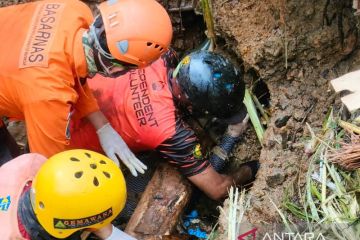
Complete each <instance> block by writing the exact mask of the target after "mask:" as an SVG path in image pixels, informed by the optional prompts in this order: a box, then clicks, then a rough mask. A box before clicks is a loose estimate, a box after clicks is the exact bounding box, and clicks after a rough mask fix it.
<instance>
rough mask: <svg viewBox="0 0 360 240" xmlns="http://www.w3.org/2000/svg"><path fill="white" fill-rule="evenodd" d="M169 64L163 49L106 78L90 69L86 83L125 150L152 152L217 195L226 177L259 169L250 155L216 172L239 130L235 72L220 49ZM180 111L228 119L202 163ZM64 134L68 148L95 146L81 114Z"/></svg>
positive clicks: (241, 119) (240, 92)
mask: <svg viewBox="0 0 360 240" xmlns="http://www.w3.org/2000/svg"><path fill="white" fill-rule="evenodd" d="M175 67H176V60H175V57H174V53H172V52H167V53H166V54H165V55H163V56H162V57H161V59H159V60H157V61H156V62H154V63H153V64H152V65H150V66H149V67H147V68H144V69H131V70H129V71H128V72H127V73H126V74H125V75H122V76H120V77H118V78H114V79H109V78H107V79H105V78H104V77H102V76H100V75H97V76H96V77H94V78H93V79H90V80H89V85H90V88H91V89H92V90H93V92H94V95H95V97H96V98H97V100H98V102H99V104H100V108H101V109H102V111H103V112H104V114H105V115H106V116H107V118H108V119H109V121H110V122H111V124H112V125H113V126H114V128H115V129H116V131H117V132H119V133H120V135H122V136H123V137H124V140H125V142H126V143H127V144H128V146H129V147H130V149H131V150H133V151H134V152H140V151H148V150H155V151H157V152H158V153H159V154H160V155H161V156H162V157H164V158H165V159H168V160H169V162H170V163H171V164H173V165H174V166H175V167H177V168H178V170H179V171H180V173H182V174H183V175H184V176H186V177H187V178H188V179H189V180H190V181H191V182H192V183H193V184H195V185H196V186H197V187H198V188H199V189H201V190H202V191H203V192H204V193H206V194H207V195H208V196H209V197H210V198H212V199H222V198H223V197H225V196H226V195H227V191H228V189H229V187H230V186H231V185H233V184H234V182H235V183H236V184H237V185H244V184H247V183H249V182H251V181H252V180H254V177H255V174H256V172H257V170H258V167H259V165H258V161H251V162H249V163H247V164H245V165H243V166H242V167H241V168H240V169H239V170H238V171H237V173H236V174H233V175H232V176H228V175H224V174H220V173H219V172H220V171H221V170H222V168H223V166H224V164H225V159H226V158H227V155H228V154H229V153H230V151H231V150H232V148H233V146H234V144H235V143H236V141H237V140H238V139H239V136H240V135H241V133H243V132H244V130H245V129H246V124H247V117H245V116H246V114H247V113H246V110H245V108H244V107H243V103H242V101H243V98H244V93H245V85H244V82H243V78H242V73H241V72H240V70H238V69H237V68H236V67H235V66H234V65H233V64H232V63H231V62H230V61H229V60H227V59H226V58H224V57H223V56H221V55H220V54H216V53H211V52H208V51H202V50H200V51H195V52H193V53H191V54H190V55H188V56H186V57H185V58H184V59H183V60H182V61H181V62H180V64H179V65H178V67H177V68H176V69H175V70H174V68H175ZM184 114H190V115H191V116H193V117H196V118H207V119H213V118H217V119H221V120H223V121H226V122H227V123H230V125H229V126H228V129H227V132H226V134H225V136H224V137H223V140H222V142H221V144H220V145H219V147H220V151H219V152H221V154H214V155H213V156H211V157H210V161H209V160H208V157H207V156H205V155H203V153H202V149H201V146H200V143H199V141H198V139H197V137H196V136H195V133H194V131H193V130H192V129H191V128H190V127H189V126H188V125H187V124H186V122H185V121H184V120H183V116H184ZM71 132H72V136H73V138H72V141H71V145H72V147H74V148H83V147H86V148H89V149H93V150H95V151H101V147H100V143H99V141H98V140H97V138H96V133H95V130H94V129H93V127H92V126H91V124H90V123H89V122H88V121H87V120H85V119H84V120H82V121H78V122H76V123H75V124H74V125H73V129H72V131H71ZM210 162H211V163H210ZM137 178H139V177H137ZM137 178H135V179H134V181H136V179H137ZM127 181H128V179H127ZM129 181H130V180H129ZM138 181H139V180H138Z"/></svg>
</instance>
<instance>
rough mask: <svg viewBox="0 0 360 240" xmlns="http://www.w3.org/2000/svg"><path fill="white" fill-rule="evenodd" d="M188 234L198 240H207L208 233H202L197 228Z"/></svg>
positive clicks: (190, 230)
mask: <svg viewBox="0 0 360 240" xmlns="http://www.w3.org/2000/svg"><path fill="white" fill-rule="evenodd" d="M188 234H189V235H191V236H195V237H197V238H202V239H206V238H207V234H206V232H204V231H201V230H200V228H199V227H197V228H196V229H189V230H188Z"/></svg>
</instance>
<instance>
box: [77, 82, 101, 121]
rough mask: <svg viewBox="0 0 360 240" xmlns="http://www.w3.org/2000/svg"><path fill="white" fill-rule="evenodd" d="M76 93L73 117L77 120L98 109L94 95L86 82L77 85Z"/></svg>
mask: <svg viewBox="0 0 360 240" xmlns="http://www.w3.org/2000/svg"><path fill="white" fill-rule="evenodd" d="M77 93H78V95H79V98H78V100H77V102H76V104H75V106H74V107H75V115H74V119H75V120H79V119H81V118H83V117H86V116H87V115H89V114H90V113H93V112H96V111H99V105H98V104H97V101H96V98H95V97H94V95H93V93H92V91H91V89H90V87H89V85H88V83H87V82H86V83H85V84H84V85H82V86H80V87H78V90H77Z"/></svg>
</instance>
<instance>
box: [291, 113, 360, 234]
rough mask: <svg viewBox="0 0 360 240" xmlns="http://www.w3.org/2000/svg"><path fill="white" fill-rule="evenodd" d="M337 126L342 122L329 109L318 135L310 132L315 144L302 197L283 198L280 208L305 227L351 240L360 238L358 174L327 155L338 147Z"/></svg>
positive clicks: (339, 130)
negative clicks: (298, 198) (333, 162)
mask: <svg viewBox="0 0 360 240" xmlns="http://www.w3.org/2000/svg"><path fill="white" fill-rule="evenodd" d="M341 126H345V124H344V123H343V122H341V121H338V120H336V118H334V116H333V112H332V110H331V111H330V114H328V116H327V118H326V120H325V121H324V124H323V129H322V131H321V134H320V136H316V135H315V134H312V138H313V139H312V140H311V141H313V142H317V144H316V145H315V146H314V148H315V149H314V151H313V154H312V156H311V157H310V159H309V167H308V172H307V178H306V187H305V189H304V190H303V193H304V195H303V196H304V197H303V199H301V202H300V204H294V203H293V202H292V201H289V200H287V201H285V202H284V207H285V208H286V209H287V210H289V212H290V213H291V214H292V215H293V216H295V217H297V218H298V219H301V220H304V221H306V222H307V226H308V230H311V231H320V232H327V233H328V234H331V235H332V236H333V237H334V236H335V237H336V239H344V240H353V239H354V240H355V239H360V221H359V220H360V205H359V203H358V196H360V195H359V193H360V175H359V172H358V171H355V172H348V171H344V170H342V169H340V168H338V167H337V166H336V165H334V164H332V163H331V162H330V161H329V155H330V154H331V153H332V152H333V151H334V150H335V149H337V148H339V147H341V145H339V142H340V141H343V138H344V136H346V134H344V131H343V130H342V129H341ZM346 126H347V127H349V125H346ZM311 132H313V131H312V130H311ZM314 138H316V139H314Z"/></svg>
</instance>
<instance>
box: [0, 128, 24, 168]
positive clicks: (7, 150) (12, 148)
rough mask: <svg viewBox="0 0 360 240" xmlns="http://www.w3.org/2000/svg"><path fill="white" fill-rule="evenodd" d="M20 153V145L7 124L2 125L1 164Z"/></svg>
mask: <svg viewBox="0 0 360 240" xmlns="http://www.w3.org/2000/svg"><path fill="white" fill-rule="evenodd" d="M19 155H20V149H19V146H18V145H17V143H16V141H15V139H14V138H13V137H12V136H11V135H10V133H9V132H8V130H7V128H6V126H5V125H2V126H1V127H0V166H1V165H3V164H4V163H6V162H8V161H10V160H11V159H13V158H16V157H17V156H19Z"/></svg>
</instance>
